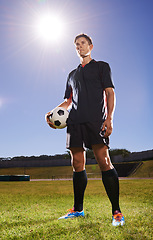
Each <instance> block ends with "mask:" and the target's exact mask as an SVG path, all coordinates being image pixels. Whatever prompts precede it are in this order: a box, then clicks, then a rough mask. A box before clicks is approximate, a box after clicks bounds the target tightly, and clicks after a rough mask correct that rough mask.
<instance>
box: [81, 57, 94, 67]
mask: <svg viewBox="0 0 153 240" xmlns="http://www.w3.org/2000/svg"><path fill="white" fill-rule="evenodd" d="M91 60H92V58H91V56H90V55H89V56H86V57H83V58H80V62H81V65H86V64H88V63H89V62H90V61H91Z"/></svg>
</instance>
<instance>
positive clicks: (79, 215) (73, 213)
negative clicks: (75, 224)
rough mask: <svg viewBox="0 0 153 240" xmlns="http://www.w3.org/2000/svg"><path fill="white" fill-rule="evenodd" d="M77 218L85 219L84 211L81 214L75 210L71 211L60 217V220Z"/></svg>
mask: <svg viewBox="0 0 153 240" xmlns="http://www.w3.org/2000/svg"><path fill="white" fill-rule="evenodd" d="M76 217H84V210H82V211H81V212H77V211H74V210H73V209H69V210H68V213H67V214H66V215H64V216H62V217H60V218H59V219H58V220H60V219H68V218H76Z"/></svg>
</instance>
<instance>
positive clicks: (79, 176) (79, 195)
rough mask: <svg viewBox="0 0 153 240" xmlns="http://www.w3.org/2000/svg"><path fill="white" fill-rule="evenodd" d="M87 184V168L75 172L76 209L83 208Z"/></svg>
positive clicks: (80, 209)
mask: <svg viewBox="0 0 153 240" xmlns="http://www.w3.org/2000/svg"><path fill="white" fill-rule="evenodd" d="M86 186H87V174H86V170H83V171H81V172H73V190H74V211H79V212H81V211H82V210H83V198H84V192H85V189H86Z"/></svg>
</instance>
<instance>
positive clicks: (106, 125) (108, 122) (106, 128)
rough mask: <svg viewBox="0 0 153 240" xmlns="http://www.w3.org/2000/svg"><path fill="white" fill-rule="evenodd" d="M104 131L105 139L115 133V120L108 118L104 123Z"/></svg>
mask: <svg viewBox="0 0 153 240" xmlns="http://www.w3.org/2000/svg"><path fill="white" fill-rule="evenodd" d="M102 131H106V132H105V134H104V137H105V138H107V137H108V136H110V135H111V133H112V131H113V120H112V119H110V118H106V120H105V122H104V123H103V127H102Z"/></svg>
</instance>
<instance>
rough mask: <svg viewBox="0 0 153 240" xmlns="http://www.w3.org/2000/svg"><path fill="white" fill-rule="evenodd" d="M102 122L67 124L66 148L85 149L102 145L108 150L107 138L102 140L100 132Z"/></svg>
mask: <svg viewBox="0 0 153 240" xmlns="http://www.w3.org/2000/svg"><path fill="white" fill-rule="evenodd" d="M101 129H102V122H99V121H98V122H91V123H90V122H88V123H79V124H69V125H68V126H67V140H66V148H68V149H69V148H72V147H83V148H84V147H85V148H89V149H92V145H94V144H100V143H103V144H105V145H106V146H107V147H108V148H109V137H108V138H104V137H103V135H102V132H101Z"/></svg>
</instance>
